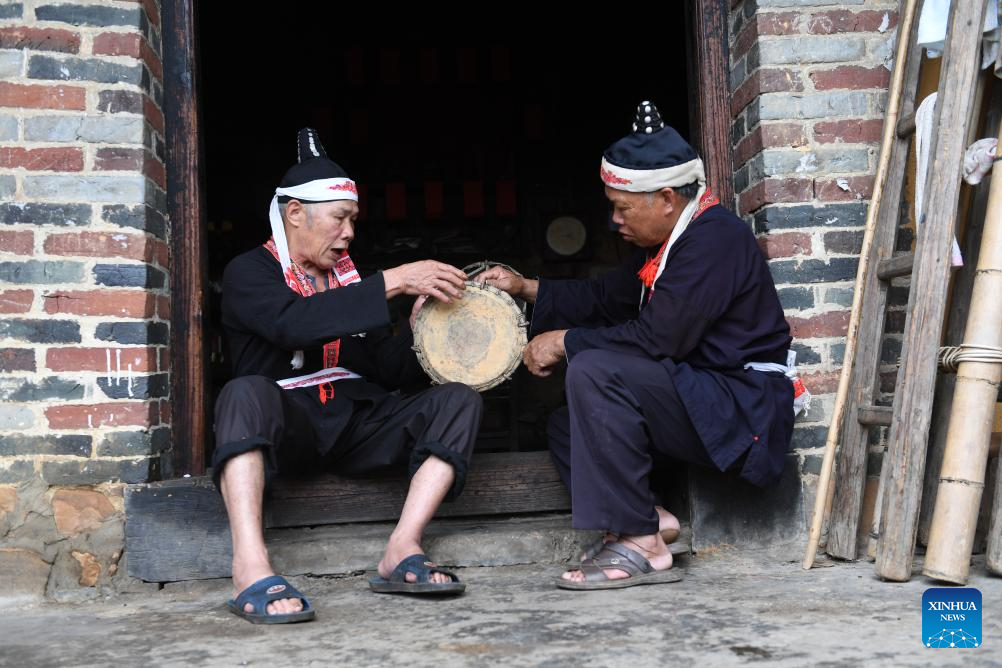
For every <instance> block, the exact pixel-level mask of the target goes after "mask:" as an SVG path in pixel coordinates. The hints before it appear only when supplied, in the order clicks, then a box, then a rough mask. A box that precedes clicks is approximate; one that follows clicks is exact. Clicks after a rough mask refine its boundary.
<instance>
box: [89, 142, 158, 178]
mask: <svg viewBox="0 0 1002 668" xmlns="http://www.w3.org/2000/svg"><path fill="white" fill-rule="evenodd" d="M145 154H146V151H145V149H141V148H121V147H116V148H99V149H98V150H97V155H96V156H95V159H94V169H97V170H100V171H128V172H138V171H139V170H140V169H142V168H143V159H144V157H145Z"/></svg>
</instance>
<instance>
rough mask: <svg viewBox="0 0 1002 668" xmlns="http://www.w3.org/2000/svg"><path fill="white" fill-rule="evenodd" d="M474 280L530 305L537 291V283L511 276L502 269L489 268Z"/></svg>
mask: <svg viewBox="0 0 1002 668" xmlns="http://www.w3.org/2000/svg"><path fill="white" fill-rule="evenodd" d="M475 280H476V281H477V282H479V283H486V284H487V285H490V286H493V287H495V288H497V289H498V290H503V291H504V292H507V293H508V294H510V295H511V296H512V297H521V298H522V299H524V300H525V301H527V302H530V303H534V302H535V301H536V291H537V290H538V289H539V281H534V280H532V279H529V278H524V277H522V276H519V275H518V274H513V273H512V272H510V271H508V270H507V269H505V268H504V267H491V268H490V269H488V270H487V271H485V272H484V273H482V274H478V275H477V276H476V277H475Z"/></svg>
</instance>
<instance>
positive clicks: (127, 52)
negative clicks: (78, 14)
mask: <svg viewBox="0 0 1002 668" xmlns="http://www.w3.org/2000/svg"><path fill="white" fill-rule="evenodd" d="M93 52H94V55H99V56H131V57H133V58H140V59H142V61H143V62H144V63H146V66H147V67H149V68H150V72H151V73H152V74H153V76H155V77H156V78H157V79H160V80H161V81H162V80H163V74H164V73H163V65H162V64H161V63H160V58H159V57H158V56H157V54H156V52H154V51H153V49H151V48H150V45H149V44H148V43H147V42H146V40H145V39H144V38H143V37H142V36H141V35H139V34H138V33H134V32H103V33H101V34H100V35H97V36H96V37H95V38H94V47H93Z"/></svg>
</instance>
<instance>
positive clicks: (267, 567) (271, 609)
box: [233, 557, 303, 615]
mask: <svg viewBox="0 0 1002 668" xmlns="http://www.w3.org/2000/svg"><path fill="white" fill-rule="evenodd" d="M274 574H275V571H274V570H272V568H271V564H269V563H268V558H267V557H265V558H264V559H263V560H262V559H256V560H253V561H246V562H238V561H237V560H236V559H234V560H233V588H234V590H236V593H235V594H234V595H233V598H236V597H237V596H239V595H240V592H242V591H243V590H244V589H246V588H247V587H249V586H251V585H252V584H254V583H255V582H257V581H258V580H260V579H261V578H266V577H268V576H269V575H274ZM302 609H303V601H302V599H298V598H282V599H279V600H277V601H272V602H271V603H269V604H268V606H267V608H266V609H265V612H266V613H267V614H269V615H284V614H288V613H290V612H301V611H302ZM244 612H252V613H253V612H256V613H258V614H260V613H261V611H260V610H255V609H254V606H253V605H251V604H250V603H247V604H246V605H244Z"/></svg>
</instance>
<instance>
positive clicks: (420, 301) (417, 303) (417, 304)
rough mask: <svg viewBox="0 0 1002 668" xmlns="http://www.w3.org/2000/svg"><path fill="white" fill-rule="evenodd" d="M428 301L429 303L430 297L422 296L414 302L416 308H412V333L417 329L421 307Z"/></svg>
mask: <svg viewBox="0 0 1002 668" xmlns="http://www.w3.org/2000/svg"><path fill="white" fill-rule="evenodd" d="M426 301H428V295H421V296H420V297H418V298H417V299H415V300H414V307H413V308H411V317H410V323H411V331H412V332H413V331H414V329H415V328H416V327H417V314H418V311H420V310H421V307H422V306H424V303H425V302H426Z"/></svg>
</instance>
